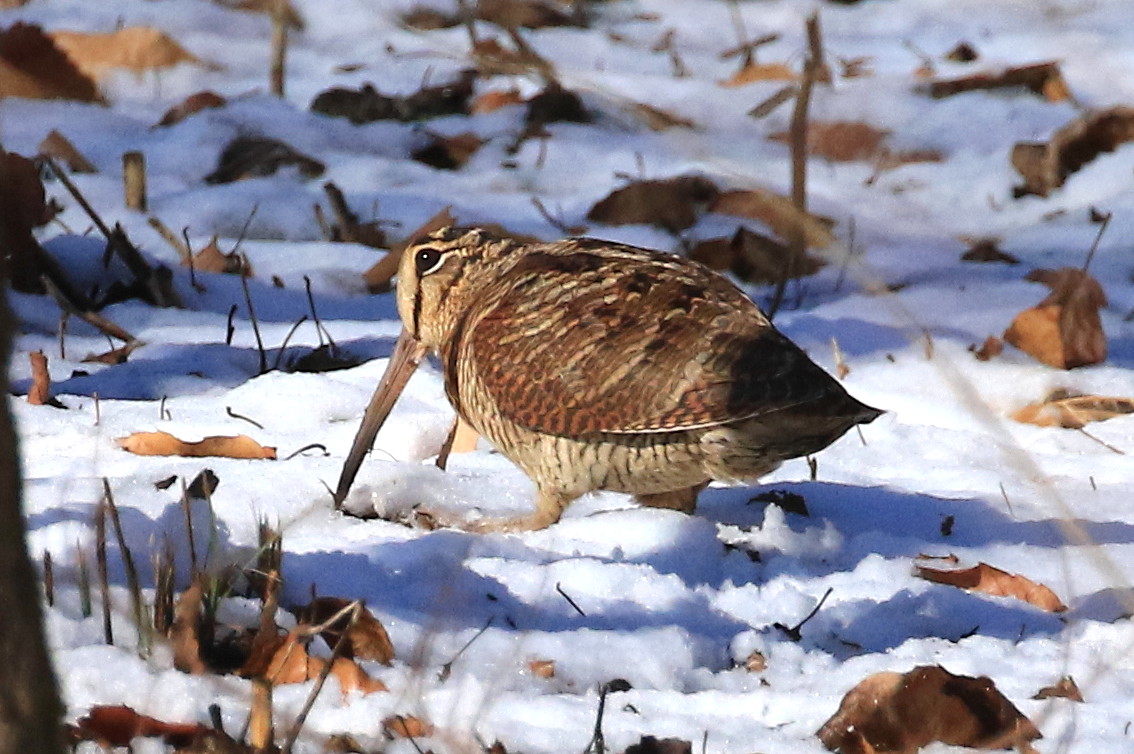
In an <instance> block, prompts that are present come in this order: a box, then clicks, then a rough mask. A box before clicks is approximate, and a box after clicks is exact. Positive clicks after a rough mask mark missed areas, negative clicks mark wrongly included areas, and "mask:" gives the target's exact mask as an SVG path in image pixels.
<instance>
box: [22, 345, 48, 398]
mask: <svg viewBox="0 0 1134 754" xmlns="http://www.w3.org/2000/svg"><path fill="white" fill-rule="evenodd" d="M28 360H29V361H31V371H32V384H31V387H30V388H28V403H30V404H32V405H33V406H43V405H45V404H50V403H51V375H50V374H49V373H48V371H47V357H46V356H44V355H43V351H32V352H31V353H29V354H28Z"/></svg>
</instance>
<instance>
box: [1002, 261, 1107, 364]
mask: <svg viewBox="0 0 1134 754" xmlns="http://www.w3.org/2000/svg"><path fill="white" fill-rule="evenodd" d="M1026 279H1027V280H1031V281H1033V282H1038V283H1043V284H1044V285H1046V286H1047V287H1048V288H1050V289H1051V293H1049V294H1048V295H1047V298H1045V299H1044V300H1043V301H1041V302H1040V303H1039V304H1037V305H1036V306H1034V307H1032V308H1030V309H1025V310H1024V311H1022V312H1020V313H1019V314H1018V315H1016V318H1015V319H1014V320H1013V321H1012V324H1011V326H1009V328H1008V329H1007V330H1006V331H1005V333H1004V340H1005V341H1007V342H1008V343H1011V344H1012V345H1014V346H1016V347H1017V348H1019V349H1020V350H1021V351H1023V352H1025V353H1027V354H1028V355H1030V356H1032V357H1034V358H1036V359H1039V360H1040V361H1042V362H1043V363H1045V364H1048V365H1050V366H1053V367H1057V368H1059V369H1074V368H1075V367H1081V366H1087V365H1090V364H1098V363H1100V362H1102V361H1105V360H1106V355H1107V342H1106V335H1105V334H1104V333H1103V329H1102V321H1101V320H1100V319H1099V309H1100V308H1101V307H1103V306H1106V293H1105V292H1104V291H1103V289H1102V286H1101V285H1099V282H1098V281H1097V280H1095V278H1093V277H1092V276H1091V275H1090V274H1089V273H1087V272H1085V271H1084V270H1081V269H1078V268H1074V267H1063V268H1061V269H1058V270H1033V271H1032V272H1030V273H1028V275H1027V277H1026Z"/></svg>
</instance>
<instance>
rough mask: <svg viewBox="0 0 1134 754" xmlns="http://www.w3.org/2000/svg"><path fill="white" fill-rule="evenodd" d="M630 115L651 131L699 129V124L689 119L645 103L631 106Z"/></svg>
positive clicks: (635, 103) (636, 103)
mask: <svg viewBox="0 0 1134 754" xmlns="http://www.w3.org/2000/svg"><path fill="white" fill-rule="evenodd" d="M630 114H631V115H633V116H634V117H636V118H638V119H639V120H641V121H642V122H643V123H645V124H646V128H648V129H650V130H651V131H668V130H669V129H671V128H697V124H696V123H694V122H693V121H691V120H689V119H688V118H683V117H681V116H680V115H674V114H673V113H671V112H669V111H667V110H662V109H661V108H659V107H654V106H653V105H647V104H646V103H644V102H634V103H631V105H630Z"/></svg>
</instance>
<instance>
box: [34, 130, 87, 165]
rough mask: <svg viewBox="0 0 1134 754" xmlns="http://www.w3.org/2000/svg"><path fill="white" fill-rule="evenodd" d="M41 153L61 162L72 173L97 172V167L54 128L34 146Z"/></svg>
mask: <svg viewBox="0 0 1134 754" xmlns="http://www.w3.org/2000/svg"><path fill="white" fill-rule="evenodd" d="M36 151H37V152H39V154H41V155H45V156H47V157H52V158H54V159H55V160H57V161H59V162H62V163H63V164H64V165H66V166H67V167H68V168H70V169H71V172H72V173H97V172H98V169H97V168H96V167H95V166H94V165H92V164H91V161H90V160H88V159H87V158H86V157H84V156H83V154H82V153H81V152H80V151H79V150H78V149H76V148H75V145H74V144H72V143H71V141H70V140H69V139H68V138H67V137H66V136H64V135H63V134H61V133H59V132H58V131H56V130H52V132H51V133H49V134H48V135H47V136H45V137H43V141H41V142H40V143H39V146H38V147H36Z"/></svg>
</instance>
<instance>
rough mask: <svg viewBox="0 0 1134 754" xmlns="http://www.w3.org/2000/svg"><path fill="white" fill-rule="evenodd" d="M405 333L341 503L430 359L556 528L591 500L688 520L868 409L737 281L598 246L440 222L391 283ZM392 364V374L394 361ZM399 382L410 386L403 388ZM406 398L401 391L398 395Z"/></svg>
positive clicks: (680, 262) (527, 521)
mask: <svg viewBox="0 0 1134 754" xmlns="http://www.w3.org/2000/svg"><path fill="white" fill-rule="evenodd" d="M398 310H399V312H400V314H401V316H402V320H403V323H404V324H405V328H406V331H405V333H404V334H403V338H402V340H401V341H400V342H399V358H398V359H392V361H391V367H390V373H391V376H389V377H390V379H387V378H384V379H383V385H381V386H380V387H379V390H378V391H376V393H375V399H374V400H372V402H371V407H370V409H368V411H367V417H366V418H365V419H364V420H363V426H362V428H360V430H359V436H358V437H357V438H356V440H355V446H354V448H352V453H351V456H350V457H349V458H348V461H347V463H346V465H345V466H344V469H343V478H342V479H341V480H340V485H339V490H338V492H337V493H336V500H338V501H339V502H341V500H342V499H343V497H344V496H345V494H346V491H347V489H349V486H350V483H351V480H353V477H354V473H355V471H356V470H357V467H358V464H359V463H360V462H361V458H362V455H363V454H364V453H365V451H366V450H367V449H368V448H369V447H370V444H371V443H372V442H373V436H374V434H375V433H376V432H377V426H376V424H380V423H381V418H376V417H377V416H378V414H382V416H384V413H383V412H388V410H389V408H388V406H385V405H383V407H382V408H381V409H379V408H378V407H377V405H376V404H378V403H383V404H385V403H387V402H388V403H390V404H392V401H393V398H394V397H396V395H388V396H387V397H386V398H384V399H383V401H379V393H382V394H384V395H385V394H390V393H391V391H392V390H395V388H391V387H390V386H389V385H388V384H387V383H388V382H390V380H392V379H394V377H393V376H392V375H393V373H394V372H395V371H398V370H400V372H402V373H405V378H406V379H408V372H407V371H406V369H407V368H408V369H410V370H412V367H406V366H405V365H406V364H410V363H414V364H415V363H416V360H417V359H419V358H420V356H421V355H422V353H423V352H424V351H425V350H426V349H433V350H436V351H437V352H438V353H439V354H440V356H441V361H442V365H443V369H444V376H445V392H446V395H447V396H448V398H449V401H450V402H451V403H452V405H453V407H454V409H456V411H457V413H458V414H459V415H460V416H461V417H462V418H463V419H464V420H465V421H467V422H468V423H469V424H471V425H472V426H473V427H474V428H475V429H477V431H479V432H480V433H481V434H483V435H484V436H486V437H488V438H489V439H490V440H491V441H492V442H493V443H494V444H495V445H496V446H497V448H499V449H500V450H501V452H503V453H504V454H505V455H506V456H508V457H509V458H510V459H512V460H513V461H514V462H515V463H516V464H517V465H518V466H520V468H522V469H523V470H524V471H525V473H527V474H528V476H529V477H531V478H532V480H533V481H534V482H535V483H536V486H537V488H538V499H537V502H536V508H537V510H536V513H535V514H534V515H533V516H528V517H524V518H523V519H519V520H509V521H504V522H489V523H488V524H485V525H483V526H482V527H481V528H533V527H542V526H547V525H548V524H550V523H553V522H554V521H556V520H558V518H559V516H560V514H561V513H562V511H563V509H564V507H566V505H567V504H568V503H570V501H571V500H573V499H575V498H576V497H578V496H580V495H582V494H584V493H586V492H590V491H593V490H599V489H608V490H616V491H621V492H629V493H632V494H634V495H636V496H637V497H638V499H639V500H640V501H642V502H643V503H645V504H647V505H654V506H660V507H668V508H677V509H680V510H685V511H692V510H693V507H694V504H695V501H696V496H697V493H698V492H699V491H700V490H701V489H702V488H703V487H704V486H705V485H706V484H707V483H708V482H709V481H710V480H711V479H718V480H746V479H748V480H750V479H755V478H757V477H759V476H761V475H762V474H765V473H767V472H768V471H771V470H772V469H774V468H776V466H778V465H779V464H780V463H781V462H782V461H784V460H786V459H788V458H794V457H798V456H802V455H807V454H810V453H814V452H817V451H819V450H821V449H822V448H824V447H826V446H827V445H829V444H830V443H831V442H833V441H834V440H836V439H838V438H839V437H840V436H841V435H842V434H843V433H844V432H846V431H847V430H848V429H849V428H850V427H852V426H854V425H855V424H860V423H865V422H869V421H871V420H873V419H874V418H875V417H876V416H878V415H879V413H881V412H879V411H878V410H877V409H873V408H870V407H869V406H866V405H864V404H862V403H860V402H858V401H857V400H855V399H854V398H852V397H850V396H849V395H848V394H847V393H846V391H845V390H843V388H842V386H841V385H839V384H838V383H837V382H836V381H835V380H833V379H832V378H831V377H830V376H828V375H827V373H826V372H824V371H823V370H822V369H820V368H819V367H818V366H816V365H815V364H814V363H813V362H812V361H811V360H810V359H809V358H808V357H807V355H806V354H804V353H803V352H802V351H801V350H800V349H799V348H798V347H796V346H795V345H794V344H793V343H792V342H791V341H789V340H788V339H787V338H785V337H784V336H783V335H781V334H780V333H779V331H777V330H776V329H775V328H774V327H773V326H772V325H771V323H770V322H769V321H768V319H767V318H766V317H765V316H764V314H763V313H762V312H761V311H760V310H759V308H758V307H757V306H756V305H755V304H754V303H753V302H752V301H751V299H749V298H748V297H747V296H745V295H744V293H743V292H741V291H740V290H739V289H738V288H736V286H734V285H733V284H732V283H730V282H729V281H728V280H726V279H725V278H723V277H721V276H720V275H718V274H716V273H714V272H712V271H710V270H708V269H707V268H705V267H704V266H702V265H700V264H697V263H696V262H692V261H690V260H688V259H685V258H683V257H679V256H675V255H671V254H663V253H660V252H655V251H649V250H646V249H639V248H635V247H632V246H625V245H622V244H616V243H612V242H607V241H598V240H594V239H568V240H564V241H558V242H553V243H537V244H531V243H520V242H517V241H514V240H512V239H507V238H499V237H495V236H491V235H489V234H488V233H486V232H484V231H481V230H477V229H462V228H446V229H443V230H440V231H438V232H436V233H433V234H432V235H430V236H428V237H427V238H425V239H423V240H422V241H420V242H418V243H416V244H414V245H412V246H411V247H409V248H408V249H407V250H406V252H405V256H404V258H403V260H402V263H401V267H400V269H399V273H398ZM396 361H397V362H399V363H400V366H399V364H395V362H396ZM403 384H404V381H403ZM397 389H400V388H397Z"/></svg>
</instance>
